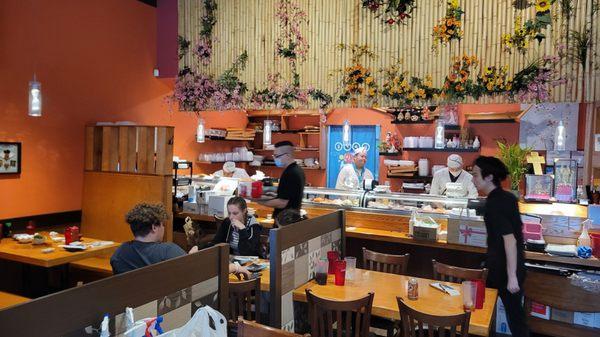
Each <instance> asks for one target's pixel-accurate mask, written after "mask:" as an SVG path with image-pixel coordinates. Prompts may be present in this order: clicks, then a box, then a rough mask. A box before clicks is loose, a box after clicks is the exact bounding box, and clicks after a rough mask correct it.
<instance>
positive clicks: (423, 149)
mask: <svg viewBox="0 0 600 337" xmlns="http://www.w3.org/2000/svg"><path fill="white" fill-rule="evenodd" d="M403 150H404V151H413V152H473V153H475V152H479V149H450V148H444V149H436V148H425V147H423V148H404V149H403Z"/></svg>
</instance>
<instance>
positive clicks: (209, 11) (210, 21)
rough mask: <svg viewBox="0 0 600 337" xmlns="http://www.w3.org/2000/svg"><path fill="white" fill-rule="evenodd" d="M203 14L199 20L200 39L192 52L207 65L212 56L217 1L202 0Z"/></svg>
mask: <svg viewBox="0 0 600 337" xmlns="http://www.w3.org/2000/svg"><path fill="white" fill-rule="evenodd" d="M203 4H204V11H205V14H204V16H202V18H201V20H200V25H201V29H200V39H199V40H198V43H197V44H196V47H195V48H194V54H195V55H196V56H197V57H198V59H199V60H200V62H201V63H202V64H203V65H205V66H207V65H209V64H210V60H211V57H212V47H213V46H212V31H213V28H214V26H215V24H216V23H217V17H216V15H215V12H216V11H217V3H216V1H215V0H204V1H203Z"/></svg>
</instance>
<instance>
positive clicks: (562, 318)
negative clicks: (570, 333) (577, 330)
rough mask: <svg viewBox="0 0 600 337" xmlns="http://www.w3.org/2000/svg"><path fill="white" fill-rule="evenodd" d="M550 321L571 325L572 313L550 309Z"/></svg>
mask: <svg viewBox="0 0 600 337" xmlns="http://www.w3.org/2000/svg"><path fill="white" fill-rule="evenodd" d="M550 319H551V320H553V321H558V322H564V323H568V324H573V312H572V311H565V310H558V309H555V308H552V310H551V312H550Z"/></svg>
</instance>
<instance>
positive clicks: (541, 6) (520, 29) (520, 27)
mask: <svg viewBox="0 0 600 337" xmlns="http://www.w3.org/2000/svg"><path fill="white" fill-rule="evenodd" d="M554 1H555V0H536V2H535V19H533V20H531V19H530V20H527V21H526V22H525V23H523V19H522V18H521V16H520V15H518V16H517V17H516V18H515V28H514V31H513V33H512V34H503V35H502V45H503V46H504V51H505V52H508V53H512V50H513V49H514V48H516V49H517V51H519V52H520V53H521V54H525V53H526V52H527V49H528V48H529V42H530V41H531V40H534V39H535V40H537V41H538V43H539V42H542V40H544V39H545V38H546V35H544V34H543V33H542V29H545V28H546V27H548V26H549V25H551V24H552V16H551V13H550V6H551V5H552V3H553V2H554Z"/></svg>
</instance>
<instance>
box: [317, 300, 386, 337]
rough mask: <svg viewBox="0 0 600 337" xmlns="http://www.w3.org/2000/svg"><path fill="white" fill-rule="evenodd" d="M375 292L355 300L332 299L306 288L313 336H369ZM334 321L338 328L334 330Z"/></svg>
mask: <svg viewBox="0 0 600 337" xmlns="http://www.w3.org/2000/svg"><path fill="white" fill-rule="evenodd" d="M374 295H375V294H374V293H369V294H368V295H367V296H365V297H363V298H360V299H357V300H354V301H347V302H342V301H332V300H327V299H324V298H321V297H318V296H316V295H313V293H312V292H311V290H310V289H306V298H307V300H308V319H309V322H310V328H311V335H312V337H333V336H334V332H335V336H337V337H342V336H345V337H368V336H369V327H370V325H371V310H372V308H373V297H374ZM334 323H335V324H336V330H337V331H334V327H333V325H334Z"/></svg>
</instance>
